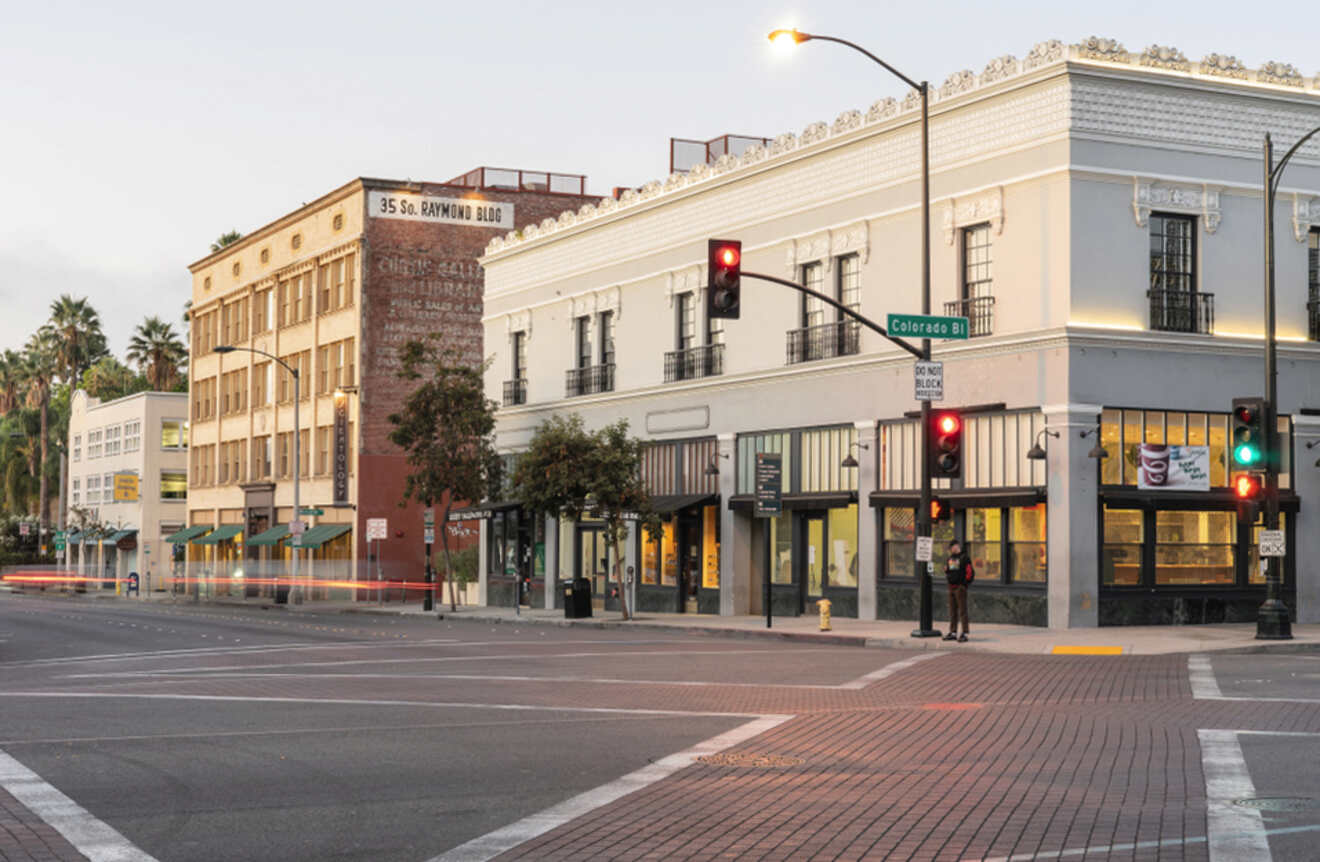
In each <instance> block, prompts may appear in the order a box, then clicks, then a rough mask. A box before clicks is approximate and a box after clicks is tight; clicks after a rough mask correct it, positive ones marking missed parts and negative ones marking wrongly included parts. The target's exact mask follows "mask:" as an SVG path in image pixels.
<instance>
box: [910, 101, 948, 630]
mask: <svg viewBox="0 0 1320 862" xmlns="http://www.w3.org/2000/svg"><path fill="white" fill-rule="evenodd" d="M917 89H918V90H920V91H921V313H922V314H924V315H927V316H929V315H930V84H928V83H927V82H925V81H922V82H921V84H920V85H919V86H918V87H917ZM921 358H922V359H923V360H926V361H927V362H929V361H930V339H929V338H923V339H921ZM921 445H922V448H923V451H922V453H921V454H922V457H921V504H920V505H919V506H918V507H917V535H918V536H929V535H931V528H930V447H931V446H932V445H933V441H932V440H931V439H930V399H929V398H927V399H924V400H922V402H921ZM914 557H915V555H914ZM913 566H914V567H915V569H916V571H915V572H913V574H914V575H915V576H916V578H917V583H918V584H919V585H920V586H919V587H918V589H919V591H920V610H919V617H918V620H917V628H916V629H914V630H913V632H912V636H913V637H914V638H933V637H939V635H940V633H939V630H937V629H936V628H935V624H934V608H933V597H932V596H931V589H932V587H931V571H930V570H931V568H932V567H933V566H932V564H931V563H929V562H928V563H926V564H925V565H924V566H923V564H922V562H921V561H920V560H914V562H913ZM923 568H924V569H925V571H923ZM949 625H950V627H952V626H953V620H950V621H949Z"/></svg>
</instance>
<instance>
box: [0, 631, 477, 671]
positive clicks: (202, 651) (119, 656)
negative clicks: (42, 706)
mask: <svg viewBox="0 0 1320 862" xmlns="http://www.w3.org/2000/svg"><path fill="white" fill-rule="evenodd" d="M444 644H454V641H453V640H452V639H446V638H437V639H435V640H424V641H409V642H408V643H398V642H396V641H388V642H386V641H356V640H355V641H330V642H327V643H307V642H306V641H294V642H290V643H282V644H254V645H252V646H245V647H188V648H186V649H167V650H144V651H142V652H126V653H102V654H99V655H89V656H63V657H61V658H36V659H30V660H28V661H11V662H0V667H29V666H32V667H39V666H45V665H59V664H79V663H81V662H102V661H132V660H134V659H143V658H148V659H150V658H189V657H192V656H197V657H203V656H212V655H231V654H232V655H250V654H252V653H263V652H283V651H293V650H299V651H301V650H319V649H344V648H356V647H364V648H372V649H380V648H382V647H395V648H399V647H424V646H436V645H444Z"/></svg>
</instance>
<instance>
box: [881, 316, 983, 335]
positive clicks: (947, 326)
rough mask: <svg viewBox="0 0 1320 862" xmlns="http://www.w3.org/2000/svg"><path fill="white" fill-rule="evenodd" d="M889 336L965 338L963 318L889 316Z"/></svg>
mask: <svg viewBox="0 0 1320 862" xmlns="http://www.w3.org/2000/svg"><path fill="white" fill-rule="evenodd" d="M888 328H889V334H890V335H906V336H908V337H910V338H967V336H968V332H969V329H968V326H967V318H965V317H936V316H934V315H930V314H891V315H889V327H888Z"/></svg>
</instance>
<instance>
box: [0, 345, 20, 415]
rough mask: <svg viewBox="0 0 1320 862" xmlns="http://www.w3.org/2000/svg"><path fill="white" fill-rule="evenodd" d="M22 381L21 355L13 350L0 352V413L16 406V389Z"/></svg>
mask: <svg viewBox="0 0 1320 862" xmlns="http://www.w3.org/2000/svg"><path fill="white" fill-rule="evenodd" d="M22 383H23V357H22V356H21V355H20V354H18V353H16V352H14V351H13V350H6V351H5V352H4V353H3V354H0V414H5V413H8V412H9V411H11V410H13V409H14V408H15V407H17V406H18V403H19V397H18V390H19V387H20V386H21V385H22Z"/></svg>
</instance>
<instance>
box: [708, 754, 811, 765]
mask: <svg viewBox="0 0 1320 862" xmlns="http://www.w3.org/2000/svg"><path fill="white" fill-rule="evenodd" d="M697 762H698V763H709V764H710V765H711V766H750V767H755V768H760V769H773V768H775V767H783V766H801V765H802V764H803V763H805V762H806V761H804V760H803V759H802V758H800V757H784V756H783V755H781V754H756V753H754V752H734V753H732V754H725V753H723V752H721V753H720V754H703V755H702V756H701V757H698V758H697Z"/></svg>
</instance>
